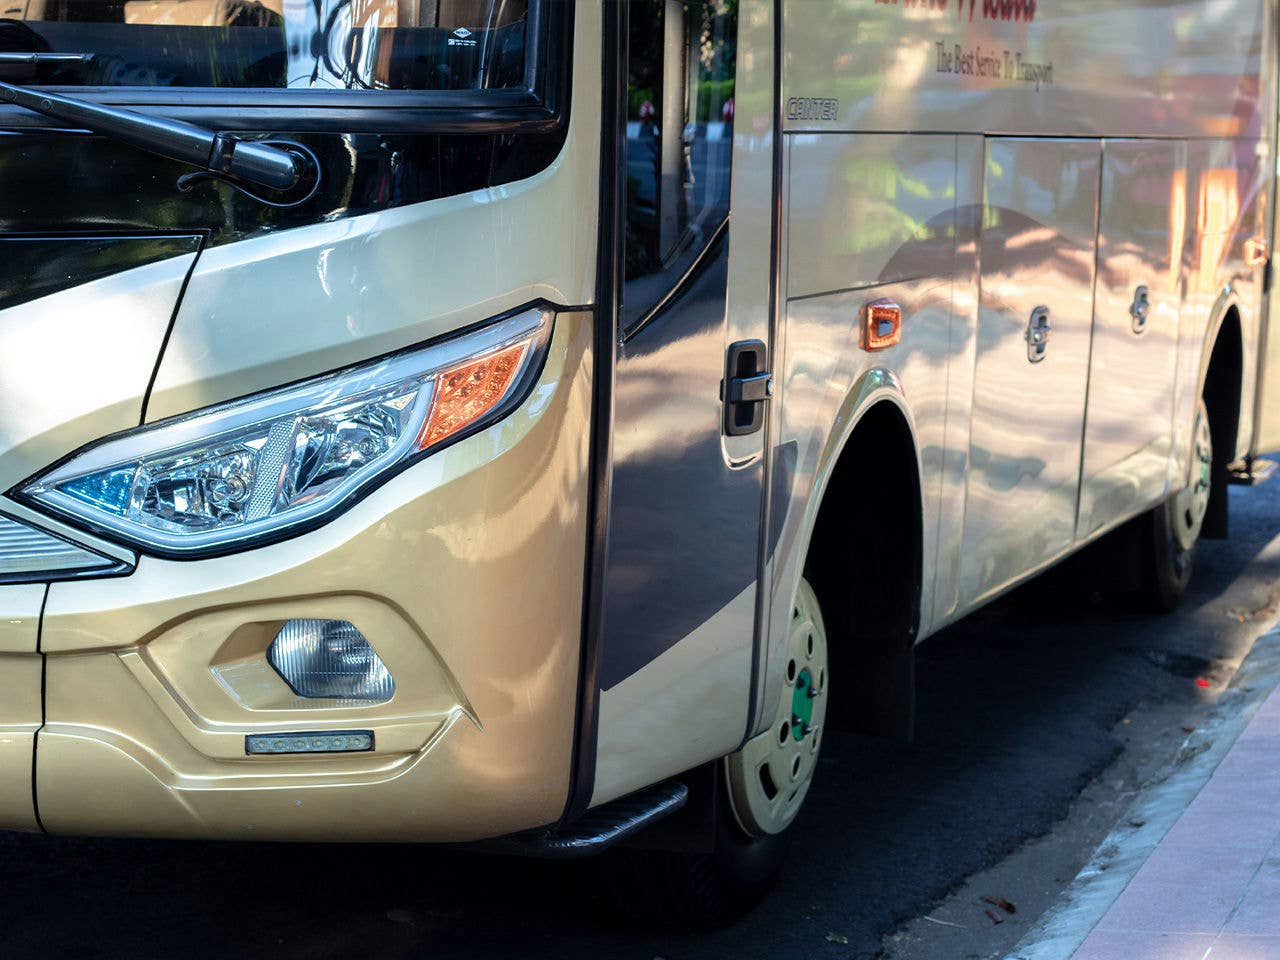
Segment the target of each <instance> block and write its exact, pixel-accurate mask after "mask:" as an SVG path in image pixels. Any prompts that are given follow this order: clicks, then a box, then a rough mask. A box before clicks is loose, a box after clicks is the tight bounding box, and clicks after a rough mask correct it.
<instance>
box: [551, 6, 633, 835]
mask: <svg viewBox="0 0 1280 960" xmlns="http://www.w3.org/2000/svg"><path fill="white" fill-rule="evenodd" d="M603 24H604V29H603V34H604V38H603V43H602V51H601V52H602V62H603V63H604V64H605V69H604V71H603V76H602V77H601V104H600V130H601V134H600V164H599V167H600V220H599V226H598V233H597V240H596V315H595V337H594V356H593V366H594V371H593V376H592V385H591V386H592V391H591V449H590V453H589V459H588V463H589V470H590V475H589V478H588V491H587V551H586V565H585V566H586V569H585V571H584V577H585V580H584V583H583V590H582V646H581V651H580V653H579V657H578V699H577V705H576V708H575V711H574V727H573V730H574V733H573V757H572V759H571V761H570V767H569V789H568V795H567V797H566V798H565V807H564V813H563V814H561V817H560V823H561V824H565V823H568V822H571V821H573V820H576V819H577V818H579V817H581V816H582V815H583V814H584V813H586V811H587V807H588V806H589V805H590V803H591V796H592V794H593V793H594V792H595V785H596V744H597V740H598V736H599V727H600V678H599V673H600V647H601V644H602V642H603V637H604V572H605V558H606V556H607V549H608V545H609V493H610V487H611V484H612V481H613V378H614V352H615V350H616V349H617V335H618V309H619V307H620V306H621V303H622V291H621V287H620V282H621V269H620V265H621V263H622V259H621V246H620V245H621V242H622V224H621V212H622V210H623V206H622V185H623V182H622V177H621V176H620V175H619V171H620V169H621V168H620V164H621V162H622V160H623V158H624V157H625V153H624V148H625V141H624V140H623V137H624V136H625V129H626V128H625V127H624V126H623V123H622V119H621V118H622V117H623V116H624V114H623V113H622V110H621V103H622V96H623V93H624V92H625V91H626V89H627V48H626V36H627V5H626V4H625V3H621V2H617V3H614V2H610V3H606V4H604V9H603ZM610 65H612V69H610Z"/></svg>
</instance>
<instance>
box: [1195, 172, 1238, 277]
mask: <svg viewBox="0 0 1280 960" xmlns="http://www.w3.org/2000/svg"><path fill="white" fill-rule="evenodd" d="M1238 177H1239V174H1238V173H1237V171H1236V170H1235V169H1234V168H1225V167H1217V168H1210V169H1208V170H1204V171H1202V172H1201V174H1200V205H1199V208H1198V210H1197V212H1196V236H1197V237H1198V238H1199V241H1200V256H1199V264H1200V270H1199V275H1198V277H1197V286H1198V288H1199V289H1200V290H1211V289H1213V285H1214V282H1215V279H1216V277H1217V275H1218V267H1219V265H1220V264H1221V263H1222V259H1223V255H1224V254H1225V253H1226V251H1227V248H1228V247H1229V246H1230V244H1231V241H1232V236H1231V233H1230V231H1231V229H1232V228H1233V227H1234V226H1235V225H1236V219H1237V218H1238V217H1239V215H1240V190H1239V185H1238V179H1237V178H1238Z"/></svg>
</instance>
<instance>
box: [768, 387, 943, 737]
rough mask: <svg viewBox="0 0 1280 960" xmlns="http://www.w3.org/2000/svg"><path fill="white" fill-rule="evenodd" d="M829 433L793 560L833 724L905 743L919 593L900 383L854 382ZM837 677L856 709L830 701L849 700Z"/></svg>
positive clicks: (911, 434)
mask: <svg viewBox="0 0 1280 960" xmlns="http://www.w3.org/2000/svg"><path fill="white" fill-rule="evenodd" d="M835 423H836V425H843V429H833V430H832V431H831V435H830V436H829V438H828V441H827V444H826V447H825V448H824V450H823V452H822V455H821V457H820V458H819V464H818V469H817V472H816V480H815V483H814V487H813V490H812V491H811V493H810V497H809V501H808V505H807V507H806V511H805V522H804V526H803V538H802V541H801V544H800V549H799V550H798V551H797V555H798V556H799V557H802V558H803V561H802V564H803V567H802V569H803V573H804V576H805V578H806V579H808V580H809V582H810V584H811V585H812V586H813V588H814V591H815V592H816V593H817V595H818V600H819V603H820V605H821V607H822V611H823V619H824V620H825V621H826V626H827V634H828V637H829V641H830V643H829V653H828V656H829V659H830V663H831V672H832V676H833V677H835V678H836V684H837V685H836V687H835V688H833V689H834V690H835V691H837V692H836V695H835V697H834V699H833V701H832V709H833V711H834V716H833V719H834V720H835V721H836V722H837V723H838V724H839V725H841V726H845V727H848V728H851V729H855V730H858V731H860V732H866V733H871V734H876V735H881V736H889V737H892V738H894V739H901V740H909V739H910V738H911V734H912V727H913V722H914V712H915V657H914V647H915V639H916V636H917V635H918V632H919V629H920V619H921V610H922V604H921V600H922V596H923V587H924V511H923V501H922V485H921V477H922V475H923V471H922V464H921V457H920V449H919V444H918V441H917V438H916V429H915V423H914V421H913V419H912V416H911V410H910V407H909V405H908V403H907V399H906V395H905V392H904V391H903V389H902V384H901V382H900V381H899V380H898V378H897V376H896V375H895V374H893V372H892V371H889V370H887V369H883V368H873V369H872V370H869V371H867V372H866V373H865V374H863V376H862V377H860V378H859V380H858V381H857V382H856V383H855V385H854V388H853V389H852V390H851V391H850V392H849V394H848V396H847V397H846V400H845V403H844V404H843V405H842V407H841V409H840V411H839V413H838V414H837V416H836V419H835ZM798 575H799V572H797V576H798ZM862 584H865V585H866V586H865V589H860V588H859V585H862ZM794 587H795V585H794V584H793V585H792V588H793V590H794ZM848 677H856V678H857V681H856V689H857V690H858V691H859V695H858V697H857V698H854V697H850V696H843V697H842V696H841V695H840V694H839V692H838V691H840V690H841V689H843V690H853V689H855V684H854V683H852V682H849V680H848V679H847V678H848Z"/></svg>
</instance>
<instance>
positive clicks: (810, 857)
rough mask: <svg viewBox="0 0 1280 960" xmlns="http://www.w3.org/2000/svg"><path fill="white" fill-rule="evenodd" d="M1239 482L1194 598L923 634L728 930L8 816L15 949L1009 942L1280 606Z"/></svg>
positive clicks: (4, 886)
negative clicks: (910, 730) (900, 738)
mask: <svg viewBox="0 0 1280 960" xmlns="http://www.w3.org/2000/svg"><path fill="white" fill-rule="evenodd" d="M1232 499H1233V503H1232V510H1233V515H1232V521H1233V538H1232V539H1231V540H1229V541H1223V542H1209V543H1204V544H1202V545H1201V550H1200V555H1199V557H1198V559H1197V570H1196V575H1195V578H1194V580H1193V582H1192V587H1191V591H1190V594H1189V596H1188V597H1187V598H1186V600H1185V602H1184V605H1183V607H1182V609H1181V610H1180V611H1179V612H1178V613H1177V614H1174V615H1169V616H1164V617H1145V616H1139V615H1135V614H1131V613H1124V612H1121V611H1118V610H1116V609H1114V608H1113V607H1112V606H1108V605H1105V604H1102V603H1099V602H1096V601H1074V602H1062V601H1058V602H1054V601H1053V600H1051V599H1046V598H1045V597H1043V596H1040V595H1037V594H1034V593H1033V594H1026V593H1023V594H1020V595H1015V596H1013V597H1011V598H1009V599H1007V600H1005V601H1002V602H1000V603H999V604H997V605H995V606H993V607H991V608H989V609H987V610H985V611H983V612H981V613H979V614H978V615H976V616H974V617H971V618H969V619H968V620H967V621H965V622H964V623H961V624H959V625H957V626H955V627H953V628H951V629H949V630H947V631H946V632H944V633H943V634H941V635H939V636H937V637H935V638H933V639H931V640H930V641H928V642H927V643H926V644H924V645H923V646H922V648H921V651H920V664H919V677H920V685H921V686H920V701H919V706H920V714H919V724H918V741H917V743H916V744H915V745H914V746H913V747H911V748H902V747H890V746H886V745H883V744H878V743H875V742H873V741H870V740H864V739H861V738H857V737H853V736H843V737H841V736H839V735H836V734H834V733H829V734H828V737H827V738H826V739H825V740H824V744H823V754H824V757H823V760H822V763H821V766H820V769H819V773H818V780H817V782H816V784H815V787H814V789H813V791H812V792H811V794H810V799H809V801H808V803H807V805H806V808H805V810H804V811H803V813H802V815H801V818H800V821H799V822H798V824H797V828H796V832H797V838H796V843H795V847H794V849H793V851H792V856H791V859H790V861H789V863H788V867H787V870H786V873H785V876H784V879H783V883H782V884H781V885H780V886H779V888H778V889H777V891H776V892H775V893H774V894H773V895H772V896H771V897H770V898H769V899H768V900H767V901H766V902H765V903H764V904H763V905H762V906H761V907H760V908H759V909H758V910H757V911H756V912H755V913H753V914H752V915H751V916H749V917H748V918H746V919H745V920H743V921H742V922H740V923H739V924H737V925H735V926H734V927H731V928H729V929H727V930H723V931H719V932H716V933H712V934H703V935H698V936H693V935H682V934H670V933H655V932H652V931H647V930H644V929H640V928H637V927H635V926H627V925H625V924H623V923H621V922H620V921H617V920H612V919H610V916H611V914H610V911H609V910H608V909H607V904H606V902H605V897H604V894H603V893H602V890H603V889H604V887H605V885H604V884H602V883H601V872H602V871H606V870H607V869H608V868H609V862H608V861H607V860H606V861H604V862H594V863H587V864H559V863H546V862H525V861H519V860H510V859H506V858H498V857H491V856H478V855H466V854H461V853H456V852H439V851H428V850H423V849H416V848H411V847H395V846H320V845H314V846H285V845H271V844H252V845H250V844H217V843H189V842H181V843H180V842H131V841H98V840H69V839H52V838H45V837H31V836H23V835H17V834H0V892H2V895H0V930H3V934H2V935H0V956H3V957H5V958H26V957H41V958H52V957H76V958H83V957H130V958H136V957H184V958H202V957H219V958H225V957H236V958H241V957H243V958H258V957H271V958H294V957H298V958H301V957H306V958H323V957H352V956H364V957H369V958H382V957H389V958H390V957H395V958H399V957H420V958H433V960H434V958H461V957H466V958H482V957H512V956H520V957H556V958H568V957H583V958H586V957H591V958H603V957H610V958H612V957H619V958H641V960H652V958H657V957H661V958H666V960H685V958H688V960H694V958H711V957H735V958H754V957H769V958H788V957H796V958H799V957H805V958H808V957H833V958H835V957H838V958H872V957H875V956H877V955H881V956H887V957H891V958H902V960H906V958H917V957H918V958H922V960H929V958H937V960H955V958H961V957H986V956H998V955H1000V952H1001V950H1002V948H1003V947H1006V946H1008V945H1011V943H1012V941H1013V940H1015V939H1016V933H1017V930H1018V928H1019V927H1020V926H1025V924H1026V923H1029V922H1031V921H1032V920H1034V918H1035V914H1036V913H1037V912H1038V911H1039V910H1040V909H1043V907H1044V906H1047V904H1048V903H1049V902H1051V900H1052V897H1053V896H1054V895H1055V893H1056V891H1057V890H1058V889H1060V888H1061V886H1062V885H1064V884H1065V883H1067V882H1068V881H1069V880H1070V879H1071V877H1072V876H1073V875H1074V873H1075V871H1076V870H1077V869H1078V868H1079V866H1080V865H1082V864H1083V863H1084V862H1085V861H1086V860H1087V859H1088V857H1089V855H1090V854H1091V853H1092V851H1093V848H1094V846H1095V845H1096V844H1097V843H1098V842H1099V841H1100V839H1101V838H1102V837H1103V836H1104V835H1105V834H1106V832H1107V830H1108V829H1109V828H1110V826H1111V824H1112V823H1113V822H1114V820H1115V817H1117V816H1119V815H1120V811H1122V810H1123V806H1124V802H1125V799H1126V797H1127V796H1130V795H1131V794H1132V791H1133V789H1135V788H1136V786H1137V785H1138V784H1139V783H1140V782H1141V781H1142V780H1144V779H1146V778H1148V777H1150V776H1152V775H1153V772H1158V771H1159V769H1160V768H1161V767H1162V766H1163V765H1167V764H1169V763H1172V761H1173V757H1174V755H1175V753H1176V751H1177V748H1178V746H1179V744H1180V743H1181V742H1182V740H1183V739H1184V738H1185V736H1186V731H1187V730H1188V729H1190V728H1193V727H1194V726H1195V725H1196V723H1197V722H1198V721H1199V720H1200V719H1201V718H1202V717H1203V716H1204V715H1205V714H1206V713H1207V711H1208V709H1209V707H1210V706H1211V704H1212V702H1213V700H1214V699H1215V697H1216V694H1217V692H1218V691H1219V690H1220V689H1221V688H1222V686H1223V685H1224V684H1225V683H1226V682H1228V681H1229V679H1230V676H1231V674H1232V672H1233V671H1234V669H1235V666H1236V665H1237V664H1238V663H1239V661H1240V659H1241V658H1242V657H1243V656H1244V655H1245V654H1246V653H1247V652H1248V648H1249V646H1250V644H1251V643H1252V641H1253V639H1254V638H1255V637H1256V636H1257V635H1258V633H1259V632H1260V631H1261V630H1262V629H1263V627H1264V626H1265V624H1266V622H1267V621H1268V620H1269V619H1270V618H1272V617H1273V616H1274V613H1273V611H1274V609H1275V601H1276V597H1277V590H1278V589H1280V541H1278V542H1277V543H1276V544H1275V545H1273V541H1277V538H1278V536H1280V479H1277V480H1273V481H1272V482H1271V483H1270V484H1267V485H1265V486H1263V487H1260V488H1256V489H1244V488H1237V489H1235V490H1233V492H1232ZM1197 678H1205V679H1206V680H1208V681H1209V686H1208V687H1203V686H1198V685H1197V683H1196V680H1197ZM1033 838H1039V839H1038V840H1034V842H1031V841H1032V840H1033ZM1050 841H1052V842H1051V843H1050ZM1038 845H1039V846H1038ZM1040 846H1048V847H1052V851H1051V853H1050V854H1046V855H1043V856H1036V855H1028V853H1027V851H1028V850H1035V849H1039V847H1040ZM984 871H985V872H984ZM1001 871H1003V873H1002V872H1001ZM975 874H977V875H979V876H982V877H993V876H998V877H1000V883H1001V885H1002V886H1001V889H999V890H991V891H990V892H991V893H993V894H999V895H1000V896H1002V897H1005V898H1007V899H1009V900H1014V901H1019V900H1020V901H1021V903H1022V908H1021V909H1020V911H1019V913H1018V915H1017V923H1014V922H1013V918H1012V917H1002V919H1006V920H1008V921H1009V922H1007V923H1002V924H999V925H997V924H995V923H993V922H991V921H990V920H989V919H984V918H985V910H986V905H985V904H983V903H981V902H979V901H978V899H977V894H978V893H979V892H980V891H979V890H971V889H969V886H971V884H972V881H971V883H970V885H966V883H965V880H966V878H967V877H971V876H972V875H975ZM948 894H951V900H950V901H949V902H950V903H951V905H952V906H951V913H950V914H948V916H950V917H952V918H953V920H952V921H948V922H947V923H946V924H944V925H942V926H941V927H940V929H939V931H938V933H937V935H936V936H933V937H930V936H928V934H929V932H930V929H932V928H929V929H926V930H925V931H924V933H925V935H921V934H920V933H919V928H920V926H921V923H920V922H919V921H917V922H916V923H915V924H911V923H909V921H911V919H912V918H916V917H919V916H921V915H923V914H926V913H928V912H929V911H931V910H933V909H935V908H937V907H938V906H939V905H940V904H941V903H942V901H943V900H944V898H946V897H947V896H948ZM970 901H972V902H971V903H970ZM957 903H958V906H957ZM957 911H960V912H959V913H957ZM964 911H968V912H969V914H971V915H972V917H973V919H974V922H973V923H972V924H971V925H970V924H966V923H956V922H954V918H955V917H956V916H964V915H965V914H964ZM996 912H997V913H999V912H1000V911H998V910H997V911H996ZM962 928H965V929H963V930H962ZM953 931H954V932H953Z"/></svg>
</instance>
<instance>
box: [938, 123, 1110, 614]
mask: <svg viewBox="0 0 1280 960" xmlns="http://www.w3.org/2000/svg"><path fill="white" fill-rule="evenodd" d="M1101 159H1102V157H1101V149H1100V147H1099V145H1098V144H1097V143H1096V142H1090V141H1066V140H989V141H988V142H987V162H986V170H987V176H986V184H985V196H984V204H983V231H982V247H981V251H980V254H979V256H980V262H981V265H982V266H981V271H982V272H981V296H980V301H979V316H978V362H977V370H976V373H975V375H974V390H973V428H972V434H971V439H970V450H969V482H968V493H967V498H966V504H965V519H964V531H965V532H964V547H963V556H962V559H961V562H960V598H961V603H962V604H965V603H970V604H971V603H974V602H976V601H978V600H980V599H982V598H984V597H986V596H989V595H991V594H993V593H996V592H998V591H1000V590H1003V589H1005V588H1006V587H1007V586H1008V585H1009V584H1010V583H1012V582H1013V581H1014V580H1016V579H1018V578H1019V577H1021V576H1023V575H1025V574H1026V573H1028V572H1029V571H1031V570H1034V569H1036V568H1037V567H1040V566H1043V565H1044V564H1046V563H1048V562H1049V561H1051V560H1054V559H1056V558H1057V557H1059V556H1061V555H1062V554H1064V553H1065V552H1066V551H1067V550H1068V549H1070V547H1071V546H1072V544H1073V543H1074V541H1075V518H1076V498H1077V494H1078V490H1079V477H1080V449H1081V433H1082V431H1081V427H1082V424H1083V418H1084V409H1085V390H1086V386H1087V384H1088V377H1089V336H1090V327H1091V322H1092V313H1093V310H1092V307H1093V278H1094V261H1095V249H1094V244H1095V241H1094V235H1095V229H1096V217H1097V204H1098V176H1099V168H1100V164H1101ZM1037 340H1039V342H1037Z"/></svg>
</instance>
